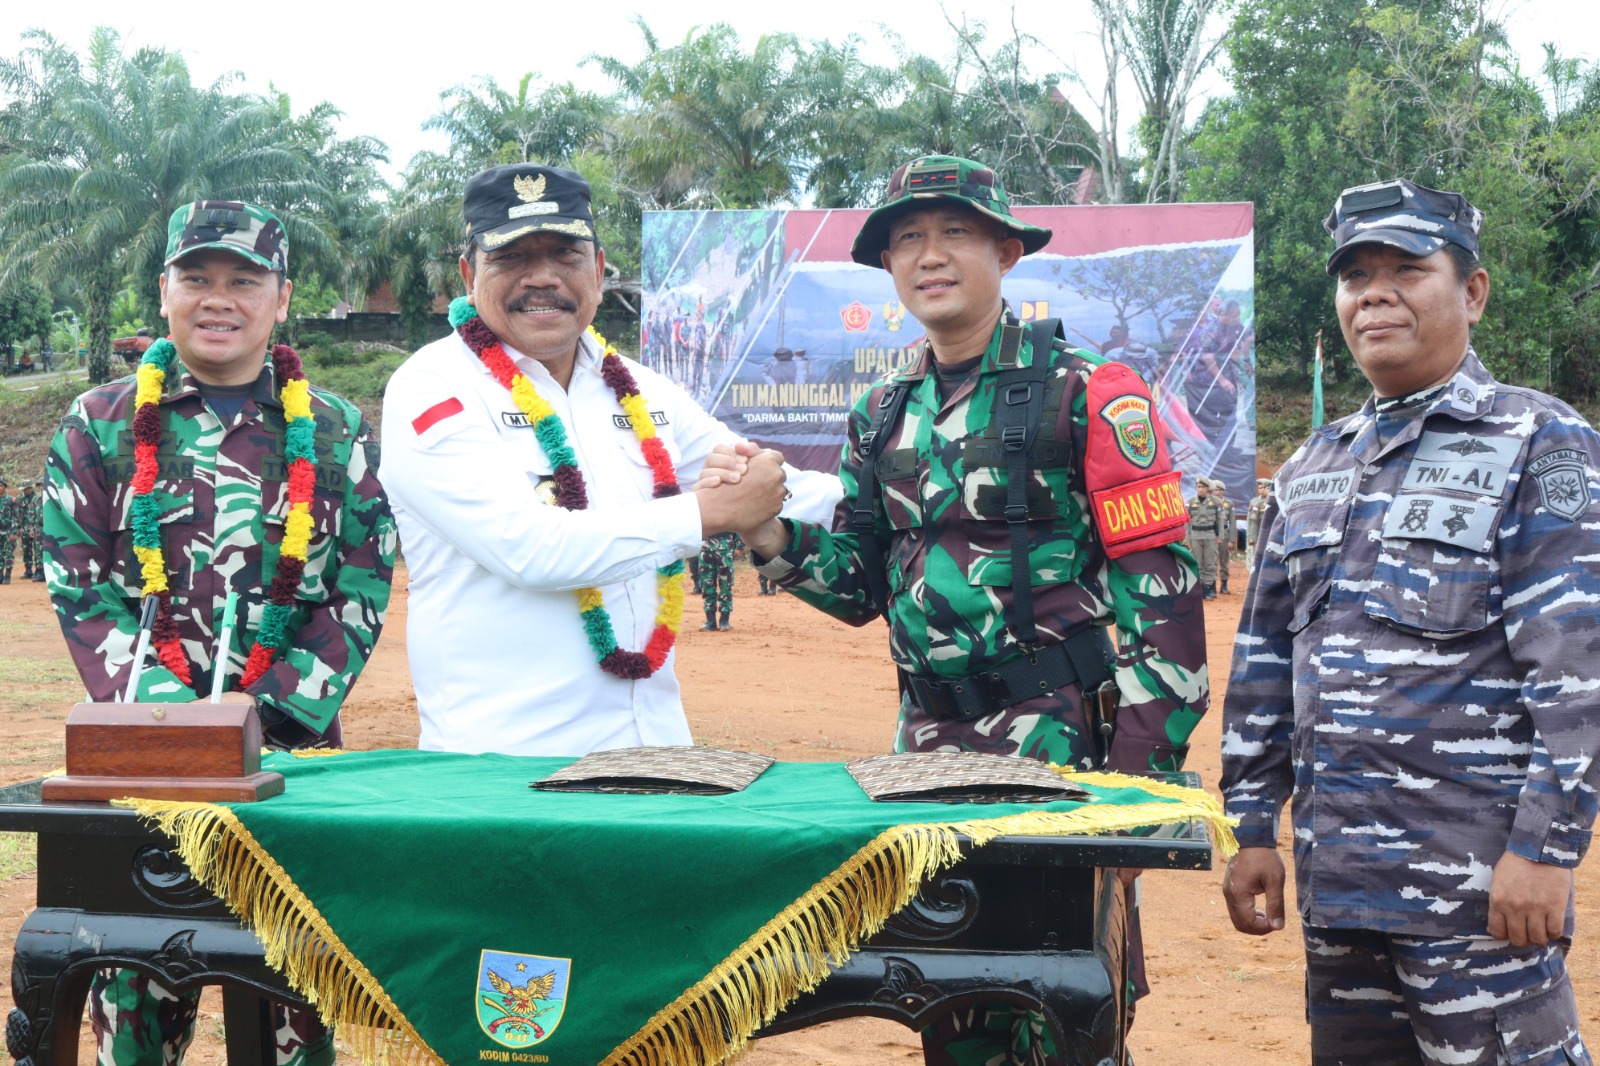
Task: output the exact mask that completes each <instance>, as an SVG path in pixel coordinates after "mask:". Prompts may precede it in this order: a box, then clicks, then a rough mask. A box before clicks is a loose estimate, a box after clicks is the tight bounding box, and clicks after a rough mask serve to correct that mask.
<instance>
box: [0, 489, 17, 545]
mask: <svg viewBox="0 0 1600 1066" xmlns="http://www.w3.org/2000/svg"><path fill="white" fill-rule="evenodd" d="M19 520H20V516H19V515H18V507H17V498H16V497H15V496H10V495H6V496H0V537H9V536H11V535H12V534H13V533H15V532H16V531H17V526H18V522H19Z"/></svg>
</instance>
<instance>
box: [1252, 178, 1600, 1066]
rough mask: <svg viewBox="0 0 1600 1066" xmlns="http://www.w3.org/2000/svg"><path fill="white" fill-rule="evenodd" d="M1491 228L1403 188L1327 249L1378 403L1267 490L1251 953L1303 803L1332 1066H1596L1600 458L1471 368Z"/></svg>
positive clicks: (1280, 903)
mask: <svg viewBox="0 0 1600 1066" xmlns="http://www.w3.org/2000/svg"><path fill="white" fill-rule="evenodd" d="M1482 226H1483V215H1482V214H1481V213H1480V212H1479V211H1478V210H1477V209H1476V208H1474V207H1473V206H1472V205H1471V204H1470V203H1469V202H1468V201H1467V199H1466V198H1465V197H1464V196H1462V195H1461V194H1459V193H1454V192H1442V191H1440V190H1437V189H1430V188H1427V187H1425V186H1422V185H1418V184H1416V183H1414V182H1411V181H1408V180H1406V179H1403V178H1397V179H1393V180H1390V181H1383V182H1377V183H1375V184H1371V185H1363V186H1360V187H1358V188H1353V189H1346V190H1345V191H1344V192H1343V193H1341V194H1340V195H1339V197H1338V200H1337V201H1336V202H1335V204H1334V208H1333V211H1332V212H1331V213H1330V214H1329V216H1328V218H1327V222H1326V227H1327V230H1328V232H1329V234H1330V236H1331V237H1332V239H1333V253H1332V255H1331V256H1330V257H1329V260H1328V272H1329V273H1330V274H1331V275H1333V276H1334V277H1335V278H1336V279H1337V283H1336V286H1335V291H1334V307H1335V309H1336V311H1337V312H1338V315H1339V323H1340V326H1341V328H1342V331H1343V333H1344V338H1345V343H1346V345H1347V346H1348V347H1349V349H1350V353H1351V356H1352V357H1353V359H1354V361H1355V363H1356V365H1357V367H1358V368H1360V370H1361V372H1362V374H1363V375H1364V376H1365V377H1366V378H1367V380H1368V382H1369V383H1370V384H1371V385H1372V388H1373V394H1372V396H1371V397H1369V398H1368V400H1367V401H1366V403H1365V404H1364V405H1363V406H1362V408H1361V409H1360V410H1359V411H1357V412H1356V413H1355V414H1353V415H1350V416H1348V417H1346V418H1342V419H1339V420H1337V421H1334V422H1330V423H1328V424H1327V425H1325V426H1322V427H1320V428H1318V429H1316V430H1314V431H1313V432H1312V434H1311V436H1310V438H1309V439H1308V440H1306V441H1305V443H1303V444H1302V445H1301V446H1300V448H1299V449H1298V450H1297V451H1296V452H1295V454H1294V456H1293V457H1292V458H1291V459H1290V460H1289V461H1288V462H1287V463H1285V464H1284V466H1283V467H1282V469H1280V470H1279V471H1278V473H1277V476H1276V478H1275V479H1274V482H1273V488H1272V493H1271V495H1270V496H1269V497H1268V499H1267V502H1266V505H1265V509H1264V514H1263V517H1262V520H1261V530H1262V531H1261V541H1262V546H1261V549H1260V551H1259V553H1258V561H1257V568H1256V572H1255V575H1254V578H1253V580H1252V581H1251V584H1250V589H1249V592H1248V595H1247V601H1248V602H1246V603H1245V605H1244V612H1243V615H1242V620H1241V624H1240V628H1239V634H1238V637H1237V639H1236V640H1235V642H1234V657H1233V672H1232V675H1231V677H1230V679H1229V683H1228V699H1227V706H1226V708H1225V721H1224V723H1223V737H1224V738H1225V739H1224V742H1223V751H1222V756H1223V777H1222V789H1223V794H1224V797H1225V801H1226V805H1227V811H1228V813H1229V814H1230V815H1232V816H1234V817H1236V818H1238V819H1239V820H1240V824H1239V829H1238V830H1237V833H1238V838H1239V843H1240V845H1241V850H1240V852H1239V853H1238V855H1237V856H1235V857H1234V859H1233V860H1232V861H1230V863H1229V865H1228V871H1227V875H1226V877H1225V878H1224V882H1223V895H1224V899H1225V900H1226V902H1227V905H1228V911H1229V917H1230V918H1231V919H1232V921H1233V924H1234V926H1235V927H1236V928H1237V929H1239V930H1240V931H1241V932H1244V933H1248V934H1252V935H1265V934H1268V933H1270V932H1272V931H1273V930H1276V929H1282V928H1283V927H1284V906H1285V900H1284V880H1285V869H1284V865H1283V862H1282V859H1281V858H1280V857H1279V855H1278V852H1277V841H1278V833H1279V824H1278V823H1279V817H1280V814H1281V809H1282V807H1283V804H1284V803H1285V802H1286V801H1288V800H1290V799H1292V800H1293V806H1292V810H1293V817H1294V830H1293V834H1292V839H1293V846H1294V849H1295V874H1296V881H1297V884H1296V893H1295V895H1296V903H1297V908H1298V910H1299V913H1300V918H1301V926H1302V936H1303V938H1304V943H1305V959H1306V996H1307V1010H1306V1014H1307V1018H1308V1020H1309V1022H1310V1024H1311V1058H1312V1062H1313V1064H1314V1066H1331V1064H1334V1063H1345V1062H1383V1063H1391V1062H1393V1063H1398V1062H1427V1063H1500V1062H1527V1063H1534V1062H1538V1063H1578V1064H1589V1063H1592V1061H1593V1060H1592V1058H1591V1055H1590V1052H1589V1050H1588V1049H1587V1048H1586V1047H1585V1045H1584V1042H1583V1040H1582V1038H1581V1037H1580V1035H1579V1031H1578V1029H1579V1015H1578V1010H1577V1005H1576V1001H1575V998H1574V995H1573V990H1572V985H1571V982H1570V979H1569V977H1568V974H1567V964H1566V955H1567V950H1568V947H1569V946H1570V943H1571V938H1572V936H1573V934H1574V932H1575V921H1574V900H1573V876H1572V871H1573V868H1574V867H1576V866H1577V865H1578V864H1579V862H1580V861H1582V859H1583V856H1584V854H1585V852H1586V851H1587V850H1588V848H1589V844H1590V840H1591V833H1592V828H1593V823H1594V819H1595V815H1596V812H1597V809H1600V666H1597V664H1596V660H1595V656H1594V654H1593V650H1592V646H1591V641H1590V639H1589V636H1588V635H1589V634H1593V633H1595V632H1597V631H1600V572H1597V571H1596V568H1595V567H1594V564H1593V562H1592V561H1591V560H1593V559H1595V558H1600V502H1597V499H1596V486H1597V485H1600V437H1597V435H1596V434H1595V431H1594V430H1593V429H1591V428H1590V427H1589V425H1588V423H1586V422H1585V421H1584V420H1583V418H1582V417H1581V416H1579V415H1578V414H1577V413H1576V412H1575V411H1573V410H1572V409H1571V408H1570V407H1569V406H1567V405H1566V404H1565V403H1563V402H1561V401H1560V400H1558V399H1555V398H1554V397H1551V396H1548V395H1546V394H1544V393H1541V392H1537V391H1535V390H1533V389H1528V388H1521V387H1517V386H1512V385H1507V384H1505V383H1502V382H1499V381H1496V380H1495V379H1494V377H1493V376H1492V375H1491V374H1490V373H1489V371H1488V369H1487V368H1486V367H1485V366H1484V365H1483V363H1482V362H1481V361H1480V360H1479V358H1478V356H1477V354H1476V353H1475V352H1474V351H1473V348H1472V336H1473V334H1472V330H1473V327H1474V326H1475V325H1476V324H1477V323H1478V322H1479V321H1480V320H1481V318H1482V316H1483V312H1484V308H1485V307H1486V305H1487V303H1488V299H1489V290H1490V284H1489V275H1488V273H1487V272H1486V271H1485V270H1484V269H1483V267H1482V266H1481V265H1480V263H1479V262H1478V257H1477V253H1478V242H1479V235H1480V231H1481V230H1482Z"/></svg>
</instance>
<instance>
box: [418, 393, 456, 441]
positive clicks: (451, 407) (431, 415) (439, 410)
mask: <svg viewBox="0 0 1600 1066" xmlns="http://www.w3.org/2000/svg"><path fill="white" fill-rule="evenodd" d="M465 410H466V407H465V406H463V405H462V403H461V401H460V400H458V399H456V398H455V397H454V396H452V397H450V398H449V399H448V400H440V401H439V402H438V403H436V404H434V405H433V406H432V407H430V408H428V409H427V410H426V411H424V412H422V413H421V414H420V415H418V416H417V417H416V418H413V419H412V420H411V429H412V430H413V431H414V432H415V433H416V435H417V436H419V437H421V436H425V435H426V434H427V432H428V430H430V429H432V428H433V427H434V426H437V425H438V424H439V423H441V422H443V421H445V420H447V419H450V418H454V417H455V416H456V415H459V414H460V413H461V412H463V411H465Z"/></svg>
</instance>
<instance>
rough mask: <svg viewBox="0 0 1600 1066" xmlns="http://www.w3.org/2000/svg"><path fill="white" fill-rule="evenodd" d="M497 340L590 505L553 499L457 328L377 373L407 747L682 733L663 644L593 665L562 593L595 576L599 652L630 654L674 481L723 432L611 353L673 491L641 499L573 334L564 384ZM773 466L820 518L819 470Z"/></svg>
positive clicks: (801, 510)
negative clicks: (396, 571)
mask: <svg viewBox="0 0 1600 1066" xmlns="http://www.w3.org/2000/svg"><path fill="white" fill-rule="evenodd" d="M506 354H507V355H509V356H510V357H511V359H512V360H513V362H515V363H516V365H517V367H518V369H520V370H521V371H522V372H523V373H525V374H526V375H527V376H528V378H529V380H530V381H532V383H533V385H534V387H535V388H536V389H537V390H538V392H539V395H540V396H542V397H543V398H544V399H545V401H546V402H547V403H549V404H550V406H551V407H553V408H554V409H555V411H556V414H557V415H558V416H559V417H560V419H561V423H562V425H563V426H565V427H566V433H567V439H568V441H569V443H570V444H571V446H572V450H573V452H574V454H575V455H576V456H577V460H578V465H579V467H580V469H581V470H582V471H583V479H584V484H585V487H586V489H587V491H588V499H589V506H588V508H587V509H586V510H583V511H567V510H565V509H563V508H561V507H558V506H556V504H555V495H554V483H553V482H552V481H551V480H550V478H551V472H552V465H551V462H550V459H549V457H548V456H547V455H546V454H545V452H544V449H543V447H541V446H540V444H539V441H538V440H537V438H536V437H535V436H534V431H533V428H532V426H531V425H530V424H529V423H528V420H527V419H526V418H525V417H524V416H523V414H522V413H521V412H520V411H519V410H518V409H517V406H516V404H515V403H514V402H513V401H512V399H511V393H510V392H509V391H508V390H507V389H505V388H504V387H503V386H501V385H500V383H499V382H497V381H495V380H494V378H493V377H492V376H491V375H490V374H489V371H488V370H487V368H485V367H484V366H483V364H482V362H481V361H480V360H479V359H478V357H477V356H476V355H474V354H473V353H472V351H471V349H469V348H468V347H467V346H466V344H465V343H464V342H463V341H462V340H461V339H460V338H459V337H458V336H457V335H456V334H454V333H452V334H451V335H449V336H448V337H445V338H443V339H441V340H437V341H435V342H433V343H432V344H429V345H427V346H426V347H424V348H422V349H420V350H419V351H418V352H417V353H416V354H414V355H413V356H412V357H411V358H410V359H408V360H407V361H406V362H405V364H404V365H402V366H401V367H400V369H399V370H397V371H396V372H395V374H394V376H393V377H392V378H391V379H390V381H389V385H388V389H387V391H386V393H385V395H384V401H383V430H384V433H383V461H382V466H381V469H380V474H379V478H380V480H381V481H382V482H383V485H384V488H385V489H386V490H387V492H388V494H389V500H390V503H391V505H392V506H393V508H394V513H395V518H396V519H397V520H398V523H399V527H400V545H401V551H402V552H403V553H404V556H405V562H406V566H407V568H408V570H409V572H410V589H409V593H408V600H407V609H406V648H407V654H408V655H409V657H410V662H411V679H412V683H413V685H414V686H415V688H416V694H417V711H418V713H419V715H420V716H421V719H422V732H421V737H420V740H419V741H418V746H419V747H421V748H423V749H428V750H435V751H458V752H491V751H492V752H503V753H507V754H515V755H574V756H575V755H583V754H585V753H587V752H590V751H598V750H601V749H605V748H618V747H629V746H634V745H657V744H688V743H690V742H691V739H690V736H689V726H688V723H687V721H686V720H685V719H684V715H683V704H682V700H681V699H680V697H679V694H678V681H677V678H676V677H675V676H674V674H673V657H670V656H669V657H668V659H667V661H666V663H665V665H663V666H662V668H661V669H660V670H658V671H656V673H655V674H654V676H652V677H650V678H648V679H645V680H641V681H625V680H622V679H620V678H616V677H613V676H611V675H610V674H607V673H606V672H604V671H603V670H601V669H600V666H599V663H598V661H597V659H596V656H595V653H594V650H593V649H592V648H591V647H590V645H589V642H588V639H587V637H586V636H585V634H584V630H583V624H582V621H581V620H580V618H579V615H578V601H577V596H576V594H575V592H574V590H576V589H579V588H583V587H586V586H590V585H594V586H598V587H600V589H601V591H602V593H603V595H604V597H605V608H606V611H607V613H608V614H610V616H611V624H612V627H613V629H614V630H615V632H616V638H617V644H618V646H620V647H622V648H625V649H628V650H630V651H642V650H643V649H644V646H645V643H646V642H647V641H648V640H649V638H650V634H651V632H652V631H653V629H654V628H655V614H656V608H657V596H656V575H655V570H656V568H658V567H661V566H664V565H666V564H668V563H671V562H672V561H673V560H676V559H681V558H684V557H685V556H687V555H689V554H691V553H693V552H695V551H698V550H699V547H700V541H701V534H700V528H701V527H700V507H699V503H698V501H697V500H696V498H695V496H694V495H693V494H692V493H690V492H689V491H688V489H689V486H690V485H692V484H693V483H694V481H695V480H696V478H697V477H698V476H699V473H700V468H701V466H702V464H703V463H704V462H705V458H706V456H707V455H708V454H709V453H710V452H711V449H712V448H713V447H714V446H715V445H718V444H728V443H732V442H734V441H736V440H738V439H739V438H738V436H737V435H736V434H734V433H733V432H732V431H731V430H729V429H727V428H726V427H724V426H723V425H722V424H721V423H720V422H718V421H716V420H715V419H713V418H712V417H711V416H710V415H708V414H706V413H705V411H703V410H701V408H700V407H699V405H697V404H696V403H695V402H694V401H693V400H692V399H690V398H689V396H688V394H686V393H685V392H684V391H683V390H682V389H681V388H679V387H678V386H677V385H676V384H674V383H673V382H672V381H671V380H670V379H668V378H666V377H664V376H662V375H661V374H658V373H656V372H655V371H652V370H650V369H649V368H648V367H644V366H641V365H639V364H637V363H632V362H630V363H629V364H628V368H629V370H630V371H632V373H633V376H634V380H635V381H636V382H638V385H639V391H640V394H641V395H642V396H643V397H644V399H645V401H646V403H647V404H648V406H649V409H650V412H651V416H652V420H653V421H654V422H655V424H656V433H657V434H658V435H659V436H660V437H661V439H662V441H663V442H664V443H665V445H666V447H667V451H668V452H669V453H670V454H671V456H672V461H673V465H674V466H675V467H676V468H677V473H678V482H679V485H680V486H681V487H682V488H683V490H684V491H683V493H682V494H681V495H678V496H673V497H669V498H666V499H660V500H657V499H652V498H651V489H652V482H651V474H650V468H649V466H648V465H647V464H646V462H645V459H644V456H643V454H642V453H641V451H640V448H639V441H638V439H637V438H636V437H635V436H634V433H633V429H632V427H630V426H629V425H628V422H627V419H626V418H625V417H624V416H623V412H622V408H621V407H620V406H619V405H618V403H617V399H616V396H615V394H614V393H612V391H611V389H610V388H609V387H608V386H607V385H606V383H605V381H604V380H603V379H602V378H601V374H600V362H601V354H602V353H601V352H599V351H598V349H597V348H596V347H595V345H594V344H593V342H592V341H590V340H589V339H588V338H587V337H585V338H584V339H583V341H582V342H581V343H580V345H579V350H578V356H577V361H576V365H575V366H574V368H573V372H572V380H571V382H570V383H569V385H568V388H567V389H566V390H563V389H562V388H561V387H560V386H559V385H557V384H556V382H555V380H554V379H553V378H551V376H550V374H549V373H548V372H547V371H546V370H545V368H544V366H543V364H541V363H540V362H538V361H537V360H535V359H531V358H528V357H527V356H523V355H521V354H519V353H518V352H516V351H515V350H513V349H512V348H510V347H509V346H507V347H506ZM789 479H790V480H789V486H790V489H791V491H793V492H794V499H792V500H791V501H790V503H789V505H788V506H787V507H786V508H785V514H790V515H793V516H794V517H798V518H803V519H810V520H813V521H827V520H829V518H830V517H831V515H832V512H833V507H834V505H835V504H836V503H837V502H838V499H839V495H840V489H839V481H838V478H836V477H833V476H832V475H826V474H816V473H812V472H805V471H796V470H793V469H790V470H789Z"/></svg>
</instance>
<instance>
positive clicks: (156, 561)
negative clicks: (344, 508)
mask: <svg viewBox="0 0 1600 1066" xmlns="http://www.w3.org/2000/svg"><path fill="white" fill-rule="evenodd" d="M176 355H177V349H176V348H175V347H173V344H172V341H170V340H168V339H167V338H165V337H163V338H162V339H161V340H158V341H156V342H155V343H154V344H152V345H151V346H150V347H149V348H148V349H146V350H145V353H144V357H143V358H142V359H140V360H139V370H138V373H137V375H136V379H135V380H136V381H137V383H138V388H137V391H136V392H135V394H134V404H135V406H134V414H133V455H134V473H133V505H132V511H131V518H132V523H133V552H134V555H135V556H137V557H138V560H139V567H140V574H141V576H142V577H143V578H144V591H143V595H144V596H156V597H159V602H158V604H157V606H156V617H155V623H154V625H153V626H152V627H151V631H150V643H151V645H152V646H153V647H154V648H155V649H156V657H157V658H158V659H159V660H160V661H161V665H163V666H165V667H166V668H167V669H168V670H171V671H172V672H173V674H175V675H176V676H177V677H178V679H179V680H181V681H182V682H183V683H184V684H185V685H190V686H192V685H193V684H194V681H193V675H192V674H191V672H190V670H189V661H188V659H187V658H186V657H185V656H184V654H183V644H182V641H181V640H180V639H179V636H178V625H177V622H176V621H175V620H174V619H173V617H172V593H171V590H170V589H169V588H168V586H167V563H166V557H165V556H164V555H163V554H162V551H161V505H160V503H159V502H158V501H157V500H156V498H155V496H154V491H155V483H156V472H157V469H158V462H157V459H156V452H157V451H158V450H159V449H160V447H161V408H160V403H161V393H162V390H163V388H164V387H165V385H166V381H167V374H168V372H169V371H170V370H171V368H172V360H173V357H174V356H176ZM272 366H273V369H274V370H275V371H276V373H277V375H278V380H279V382H281V383H282V384H281V386H280V389H279V393H278V395H279V398H280V399H281V400H282V401H283V413H284V417H285V419H286V421H287V426H286V428H285V430H284V449H283V451H284V458H285V460H286V461H287V462H288V466H289V514H288V518H287V519H286V520H285V522H284V527H283V541H282V543H281V544H280V545H279V547H278V573H277V575H276V576H275V577H274V578H273V579H272V586H271V590H270V593H269V598H270V601H271V602H269V603H268V604H267V606H266V607H265V608H264V609H263V610H262V612H261V626H260V628H259V629H258V630H257V631H256V639H255V643H254V644H253V645H252V647H251V648H250V656H249V658H248V659H246V661H245V669H244V676H243V677H242V678H240V680H239V684H238V688H239V689H240V690H244V689H247V688H249V687H250V686H251V685H253V684H255V683H256V682H257V681H259V680H260V679H261V675H263V674H265V673H266V672H267V668H268V667H270V666H271V665H272V661H273V659H274V658H275V657H276V655H277V652H278V649H279V648H281V647H282V646H283V640H284V629H285V627H286V626H287V624H288V622H289V614H290V612H291V611H293V609H294V598H295V592H296V590H298V589H299V587H300V579H301V577H302V576H303V575H304V573H305V567H306V553H307V549H308V547H309V545H310V542H311V531H312V520H311V497H312V492H313V490H314V488H315V485H316V462H317V453H316V444H315V441H314V439H313V431H314V429H315V426H316V423H315V421H314V420H313V419H312V417H311V392H310V388H311V386H310V382H308V381H307V380H306V375H305V370H304V368H303V367H302V366H301V365H300V357H299V356H298V355H296V354H295V352H294V349H293V348H290V347H289V346H288V345H285V344H280V345H278V346H277V347H275V348H273V349H272ZM223 654H224V655H226V654H227V649H223ZM213 667H214V668H215V669H223V670H225V669H227V665H226V660H224V661H223V662H221V663H215V664H213Z"/></svg>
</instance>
